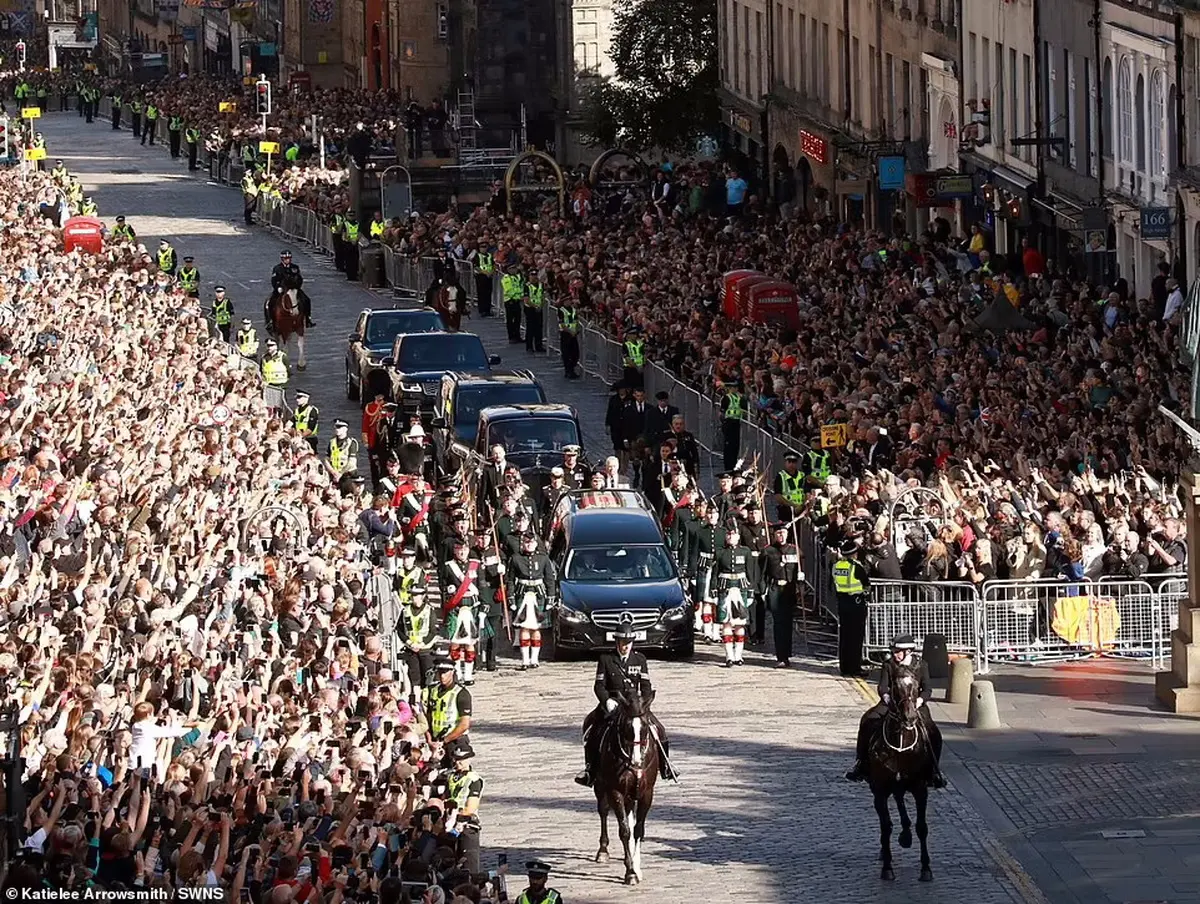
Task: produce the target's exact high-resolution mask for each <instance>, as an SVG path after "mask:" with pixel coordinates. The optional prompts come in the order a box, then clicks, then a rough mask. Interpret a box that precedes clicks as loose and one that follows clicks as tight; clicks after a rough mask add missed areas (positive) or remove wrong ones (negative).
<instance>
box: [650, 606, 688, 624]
mask: <svg viewBox="0 0 1200 904" xmlns="http://www.w3.org/2000/svg"><path fill="white" fill-rule="evenodd" d="M690 609H691V607H690V606H688V604H687V603H681V604H680V605H678V606H675V607H674V608H671V609H668V610H667V611H666V612H664V613H663V614H662V615H660V616H659V617H658V620H659V622H660V623H661V624H675V623H677V622H681V621H683V620H684V619H686V618H688V617H689V616H690V615H691V611H690Z"/></svg>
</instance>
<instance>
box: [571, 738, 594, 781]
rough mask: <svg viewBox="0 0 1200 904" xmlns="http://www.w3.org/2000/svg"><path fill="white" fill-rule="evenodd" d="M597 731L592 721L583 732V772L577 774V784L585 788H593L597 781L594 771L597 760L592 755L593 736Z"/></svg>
mask: <svg viewBox="0 0 1200 904" xmlns="http://www.w3.org/2000/svg"><path fill="white" fill-rule="evenodd" d="M595 731H596V726H595V725H593V724H591V722H590V721H589V723H588V725H587V726H586V727H585V728H584V730H583V770H582V771H581V772H579V773H577V774H576V776H575V784H577V785H583V787H585V788H590V787H592V783H593V782H594V781H595V776H594V775H593V771H594V770H593V769H592V763H594V762H595V759H596V758H595V756H594V755H593V753H592V734H593V733H594V732H595Z"/></svg>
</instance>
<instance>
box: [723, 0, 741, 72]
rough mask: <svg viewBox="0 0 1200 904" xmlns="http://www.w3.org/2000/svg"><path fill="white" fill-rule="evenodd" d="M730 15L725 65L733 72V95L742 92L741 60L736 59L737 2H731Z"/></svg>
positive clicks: (734, 0)
mask: <svg viewBox="0 0 1200 904" xmlns="http://www.w3.org/2000/svg"><path fill="white" fill-rule="evenodd" d="M732 10H733V12H732V14H731V15H730V16H729V27H728V29H727V33H728V38H729V51H728V53H727V54H726V55H725V65H726V66H728V67H729V68H730V69H731V70H733V90H734V92H735V93H741V90H742V65H741V60H739V59H738V58H737V52H738V5H737V0H732Z"/></svg>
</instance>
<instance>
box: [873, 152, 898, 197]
mask: <svg viewBox="0 0 1200 904" xmlns="http://www.w3.org/2000/svg"><path fill="white" fill-rule="evenodd" d="M875 162H876V166H877V168H878V171H879V190H880V191H904V164H905V160H904V155H903V154H888V155H886V156H883V157H880V158H879V159H878V160H876V161H875Z"/></svg>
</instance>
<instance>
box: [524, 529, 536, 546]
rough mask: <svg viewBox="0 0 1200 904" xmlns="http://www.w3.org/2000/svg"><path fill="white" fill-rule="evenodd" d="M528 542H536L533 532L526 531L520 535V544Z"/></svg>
mask: <svg viewBox="0 0 1200 904" xmlns="http://www.w3.org/2000/svg"><path fill="white" fill-rule="evenodd" d="M530 540H532V541H533V542H534V543H536V542H537V534H535V533H534V532H533V531H526V532H525V533H524V534H522V535H521V542H522V543H528V542H529V541H530Z"/></svg>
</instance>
